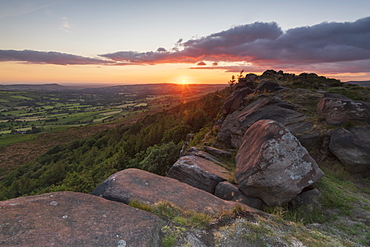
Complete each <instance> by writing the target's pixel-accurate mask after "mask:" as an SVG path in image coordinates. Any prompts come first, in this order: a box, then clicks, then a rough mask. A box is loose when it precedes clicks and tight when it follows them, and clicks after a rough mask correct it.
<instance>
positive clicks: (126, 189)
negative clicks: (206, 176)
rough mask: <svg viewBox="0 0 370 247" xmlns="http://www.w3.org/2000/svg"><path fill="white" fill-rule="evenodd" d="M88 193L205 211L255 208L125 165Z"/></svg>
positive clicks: (215, 212) (110, 198) (122, 200)
mask: <svg viewBox="0 0 370 247" xmlns="http://www.w3.org/2000/svg"><path fill="white" fill-rule="evenodd" d="M92 194H93V195H97V196H101V197H104V198H106V199H109V200H114V201H119V202H123V203H125V204H128V203H129V202H130V201H131V200H138V201H140V202H142V203H145V204H148V205H153V204H155V203H158V202H160V201H167V202H170V203H173V204H174V205H176V206H178V207H180V208H182V209H184V210H192V211H195V212H199V213H207V214H218V213H220V212H222V211H224V210H231V209H232V208H234V207H235V206H236V205H242V207H243V208H244V209H245V210H248V211H255V210H254V209H252V208H250V207H248V206H246V205H243V204H240V203H236V202H230V201H225V200H222V199H220V198H218V197H216V196H214V195H212V194H210V193H207V192H205V191H203V190H200V189H197V188H195V187H192V186H190V185H188V184H185V183H182V182H180V181H178V180H176V179H173V178H169V177H162V176H159V175H156V174H153V173H150V172H146V171H143V170H138V169H126V170H123V171H120V172H117V173H115V174H113V175H112V176H110V177H109V178H107V179H106V180H105V181H104V182H103V183H101V184H100V185H99V186H98V187H96V188H95V189H94V191H93V192H92Z"/></svg>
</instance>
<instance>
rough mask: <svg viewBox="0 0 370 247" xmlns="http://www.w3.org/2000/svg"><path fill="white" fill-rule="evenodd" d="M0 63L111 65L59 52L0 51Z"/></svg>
mask: <svg viewBox="0 0 370 247" xmlns="http://www.w3.org/2000/svg"><path fill="white" fill-rule="evenodd" d="M0 61H1V62H6V61H21V62H27V63H38V64H58V65H79V64H81V65H84V64H111V63H112V62H111V61H106V60H102V59H95V58H88V57H82V56H77V55H72V54H66V53H60V52H42V51H32V50H23V51H16V50H0Z"/></svg>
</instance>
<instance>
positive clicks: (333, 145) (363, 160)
mask: <svg viewBox="0 0 370 247" xmlns="http://www.w3.org/2000/svg"><path fill="white" fill-rule="evenodd" d="M329 149H330V151H331V152H332V153H333V154H334V155H335V156H336V157H337V158H338V159H339V160H340V161H341V162H342V163H343V165H344V167H345V169H346V170H348V171H349V172H351V173H360V174H361V175H363V176H370V127H352V128H350V129H349V130H346V129H344V128H339V129H335V130H334V131H333V132H332V133H331V138H330V143H329Z"/></svg>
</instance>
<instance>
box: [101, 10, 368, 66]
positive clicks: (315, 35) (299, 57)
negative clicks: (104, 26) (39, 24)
mask: <svg viewBox="0 0 370 247" xmlns="http://www.w3.org/2000/svg"><path fill="white" fill-rule="evenodd" d="M369 40H370V17H367V18H363V19H359V20H357V21H355V22H344V23H337V22H324V23H321V24H318V25H314V26H307V27H298V28H293V29H289V30H287V31H285V32H284V31H283V30H282V29H281V28H280V27H279V26H278V25H277V24H276V23H275V22H271V23H262V22H256V23H252V24H247V25H242V26H237V27H233V28H231V29H229V30H226V31H222V32H219V33H215V34H211V35H209V36H206V37H202V38H199V39H191V40H188V41H183V40H182V39H180V40H179V41H178V42H177V43H176V47H175V48H174V49H172V50H171V51H167V52H162V51H161V52H158V51H157V52H132V51H121V52H115V53H110V54H103V55H101V56H103V57H106V58H109V59H112V60H114V61H121V62H122V61H124V62H125V63H134V64H160V63H196V62H197V61H215V62H221V61H224V62H237V61H246V62H250V63H253V64H254V65H257V66H266V65H271V66H273V67H276V65H282V66H284V67H297V66H300V65H313V64H317V65H318V64H320V65H322V64H323V63H338V62H349V61H360V60H366V59H370V42H369ZM359 63H360V64H361V62H359ZM330 66H331V65H330ZM330 66H329V65H328V66H327V67H330ZM202 68H206V67H202ZM220 68H221V67H220ZM213 69H215V68H213Z"/></svg>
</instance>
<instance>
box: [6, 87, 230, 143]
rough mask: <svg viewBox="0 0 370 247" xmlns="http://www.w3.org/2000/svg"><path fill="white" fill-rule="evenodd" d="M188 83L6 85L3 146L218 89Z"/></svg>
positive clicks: (157, 107)
mask: <svg viewBox="0 0 370 247" xmlns="http://www.w3.org/2000/svg"><path fill="white" fill-rule="evenodd" d="M189 87H191V88H189V90H188V91H184V89H183V88H182V87H179V86H178V85H175V84H166V85H164V84H148V85H128V86H116V87H109V88H94V89H91V88H86V89H79V90H76V89H68V88H66V89H65V90H60V91H57V90H54V91H48V90H28V91H25V90H23V91H22V90H4V89H3V90H0V146H4V145H8V144H10V143H15V142H20V141H24V140H28V139H29V138H30V137H29V136H27V134H36V133H39V132H50V131H53V130H55V129H57V128H60V127H64V128H68V127H75V126H85V125H91V124H101V123H107V122H112V121H116V120H118V119H121V118H124V117H127V116H129V115H132V114H135V113H139V112H143V111H148V110H162V109H166V108H169V107H172V106H174V105H176V104H179V103H184V102H186V101H188V100H189V99H194V98H198V97H199V96H201V95H204V94H206V93H208V92H211V91H214V90H215V85H193V86H189ZM222 87H223V86H221V85H218V86H217V88H222Z"/></svg>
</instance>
